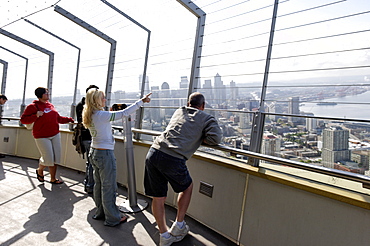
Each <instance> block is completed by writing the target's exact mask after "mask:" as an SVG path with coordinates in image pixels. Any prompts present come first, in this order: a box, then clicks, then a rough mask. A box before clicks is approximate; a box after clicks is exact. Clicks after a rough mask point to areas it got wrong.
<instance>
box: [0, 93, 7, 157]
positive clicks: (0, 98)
mask: <svg viewBox="0 0 370 246" xmlns="http://www.w3.org/2000/svg"><path fill="white" fill-rule="evenodd" d="M6 101H8V98H7V97H6V96H5V95H3V94H0V105H4V104H5V103H6ZM1 116H2V115H1ZM0 158H5V155H3V154H0Z"/></svg>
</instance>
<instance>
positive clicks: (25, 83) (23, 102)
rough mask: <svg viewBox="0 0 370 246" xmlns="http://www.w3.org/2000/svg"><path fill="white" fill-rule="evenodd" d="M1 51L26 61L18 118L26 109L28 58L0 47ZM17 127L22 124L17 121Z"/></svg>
mask: <svg viewBox="0 0 370 246" xmlns="http://www.w3.org/2000/svg"><path fill="white" fill-rule="evenodd" d="M0 48H1V49H4V50H6V51H8V52H10V53H12V54H14V55H17V56H19V57H21V58H23V59H25V60H26V68H25V71H24V84H23V97H22V104H21V108H20V113H19V116H22V114H23V112H24V109H25V108H26V104H25V101H26V85H27V72H28V58H26V57H24V56H22V55H20V54H17V53H15V52H14V51H11V50H9V49H7V48H4V47H2V46H0ZM19 125H20V126H22V125H23V124H22V123H21V122H20V121H19Z"/></svg>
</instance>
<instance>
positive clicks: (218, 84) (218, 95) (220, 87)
mask: <svg viewBox="0 0 370 246" xmlns="http://www.w3.org/2000/svg"><path fill="white" fill-rule="evenodd" d="M214 85H215V86H214V88H213V91H214V92H213V95H214V102H215V103H216V104H222V103H224V102H225V101H226V90H225V86H224V83H223V81H222V80H221V76H220V75H219V74H218V73H217V74H216V76H215V77H214Z"/></svg>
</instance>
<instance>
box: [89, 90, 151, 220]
mask: <svg viewBox="0 0 370 246" xmlns="http://www.w3.org/2000/svg"><path fill="white" fill-rule="evenodd" d="M150 95H151V93H149V94H148V95H146V96H145V97H143V98H142V99H140V100H138V101H136V102H135V103H134V104H132V105H131V106H129V107H128V108H126V109H124V110H120V111H104V107H105V102H106V99H105V96H104V92H103V91H100V90H98V89H95V88H93V89H90V90H89V91H88V92H87V94H86V100H85V105H84V109H83V112H82V119H83V124H84V126H85V127H86V128H88V129H89V130H90V134H91V138H92V139H91V148H90V153H89V157H90V159H91V163H92V166H93V168H94V180H95V185H94V195H93V196H94V201H95V205H96V207H97V210H96V213H95V215H94V216H93V218H94V219H98V220H99V219H101V220H105V222H104V225H107V226H116V225H118V224H120V223H122V222H124V221H126V220H127V217H126V216H121V213H120V211H119V210H118V207H117V205H116V191H117V182H116V158H115V156H114V137H113V135H112V126H111V124H110V122H111V121H114V120H118V119H121V118H123V117H125V116H128V115H130V114H132V113H133V112H135V111H136V110H137V109H139V108H140V107H141V106H142V105H143V104H144V103H149V102H150V98H149V96H150Z"/></svg>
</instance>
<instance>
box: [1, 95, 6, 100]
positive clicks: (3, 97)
mask: <svg viewBox="0 0 370 246" xmlns="http://www.w3.org/2000/svg"><path fill="white" fill-rule="evenodd" d="M0 99H4V100H8V98H7V97H6V96H5V95H3V94H0Z"/></svg>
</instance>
